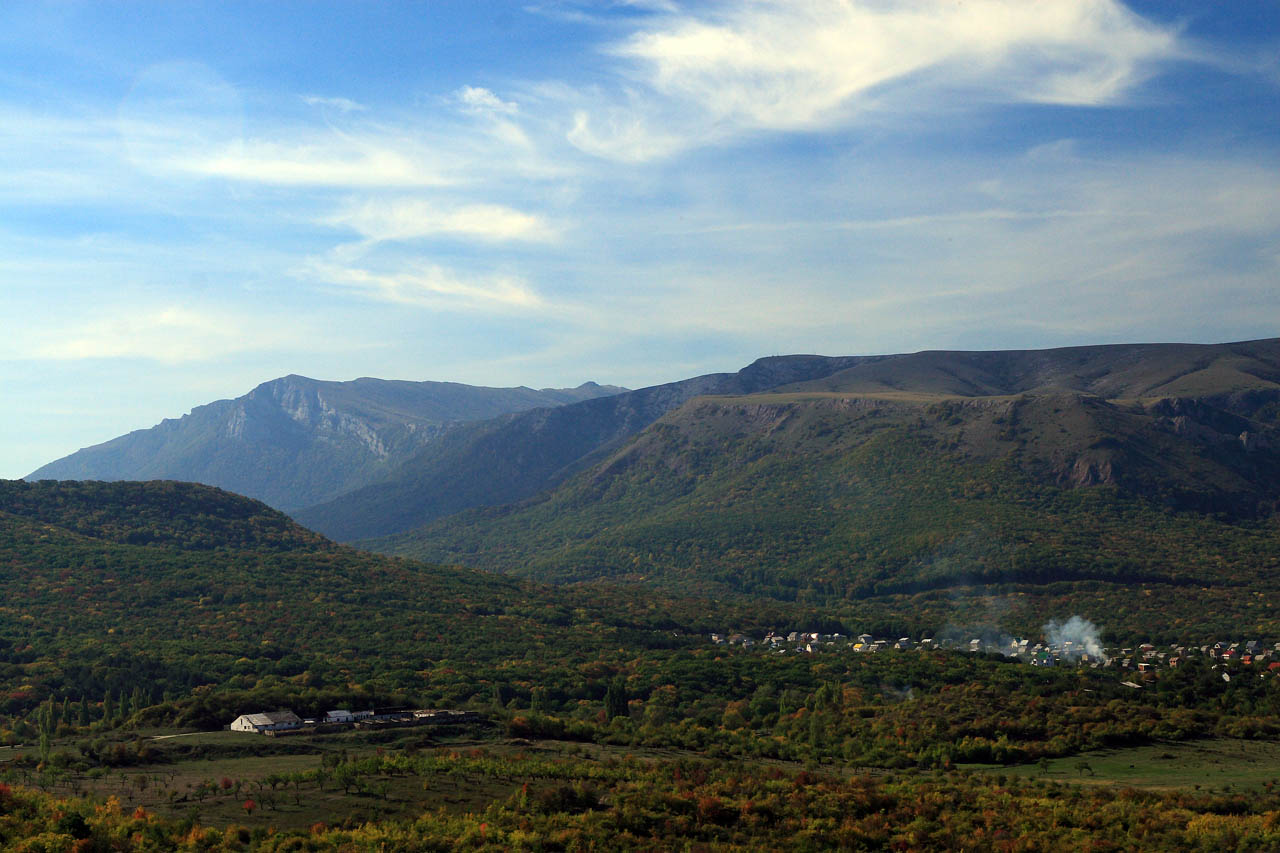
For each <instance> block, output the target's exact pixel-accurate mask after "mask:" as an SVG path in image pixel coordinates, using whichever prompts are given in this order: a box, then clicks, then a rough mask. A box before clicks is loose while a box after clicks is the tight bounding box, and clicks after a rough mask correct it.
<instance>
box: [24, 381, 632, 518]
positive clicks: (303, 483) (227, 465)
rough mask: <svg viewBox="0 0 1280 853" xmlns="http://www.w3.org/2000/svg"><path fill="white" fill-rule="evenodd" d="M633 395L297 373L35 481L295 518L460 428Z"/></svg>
mask: <svg viewBox="0 0 1280 853" xmlns="http://www.w3.org/2000/svg"><path fill="white" fill-rule="evenodd" d="M622 390H625V389H620V388H617V387H614V386H602V385H598V384H596V383H594V382H588V383H584V384H583V385H580V386H578V387H577V388H572V389H550V388H549V389H542V390H534V389H531V388H526V387H523V386H522V387H518V388H485V387H479V386H470V385H463V384H461V383H455V382H411V381H407V380H384V379H373V378H369V377H362V378H360V379H356V380H352V381H349V382H334V381H325V380H315V379H310V378H308V377H305V376H300V375H298V374H290V375H288V376H283V377H280V378H277V379H273V380H270V381H268V382H264V383H261V384H260V385H258V386H256V387H255V388H253V389H252V390H251V391H249V392H248V393H246V394H244V395H242V396H240V397H237V398H235V399H230V400H217V401H214V402H212V403H208V404H206V405H203V406H197V407H196V408H194V409H192V410H191V412H189V413H188V414H186V415H183V416H182V417H180V418H166V419H165V420H163V421H161V422H160V423H159V424H157V425H156V426H154V427H150V428H148V429H140V430H134V431H133V432H130V433H127V434H125V435H123V436H118V437H117V438H114V439H111V440H109V441H107V442H103V443H102V444H98V445H94V446H92V447H88V448H82V449H81V450H79V451H77V452H76V453H73V454H70V455H69V456H66V457H64V458H62V459H59V460H55V461H54V462H51V463H49V464H47V465H44V466H42V467H41V468H39V469H37V470H36V471H34V472H32V473H31V474H29V475H28V476H27V477H26V478H24V479H28V480H40V479H72V480H151V479H173V480H186V481H197V482H203V483H207V484H209V485H214V486H219V487H224V488H226V489H228V490H230V491H234V492H237V493H240V494H245V495H248V496H250V497H254V498H260V499H262V500H265V501H266V502H267V503H269V504H271V505H273V506H276V507H277V508H282V509H289V508H293V507H297V506H301V505H306V504H311V503H316V502H317V501H320V500H324V499H328V498H331V497H333V496H335V495H337V494H340V493H342V492H345V491H348V490H350V489H353V488H357V487H359V486H361V485H363V484H365V483H366V482H370V481H372V480H375V479H376V478H377V477H378V476H379V475H380V473H381V472H382V471H383V470H385V469H387V468H390V467H394V466H395V465H396V464H398V463H399V462H400V461H402V460H404V459H406V458H408V457H410V456H411V455H413V453H415V452H416V451H418V450H419V449H421V448H422V447H424V446H426V444H428V443H430V442H431V441H433V440H434V439H436V438H437V437H438V436H439V435H440V434H442V433H444V432H446V431H447V430H448V429H450V428H452V427H453V426H455V425H457V424H458V423H464V422H467V421H474V420H484V419H487V418H492V417H495V416H497V415H501V414H504V413H507V412H511V411H519V410H527V409H530V408H534V407H538V406H555V405H563V404H565V403H570V402H575V401H578V400H582V399H590V398H593V397H597V396H602V395H608V394H612V393H617V392H619V391H622Z"/></svg>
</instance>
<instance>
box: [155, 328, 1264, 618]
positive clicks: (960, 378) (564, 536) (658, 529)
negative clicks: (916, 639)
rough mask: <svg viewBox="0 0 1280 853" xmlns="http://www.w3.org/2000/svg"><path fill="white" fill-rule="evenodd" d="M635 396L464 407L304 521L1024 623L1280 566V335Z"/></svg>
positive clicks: (1166, 611)
mask: <svg viewBox="0 0 1280 853" xmlns="http://www.w3.org/2000/svg"><path fill="white" fill-rule="evenodd" d="M611 390H614V391H616V392H617V393H612V394H609V395H608V396H599V397H596V398H594V399H587V400H581V401H578V402H567V403H565V404H563V405H558V406H552V407H546V406H544V407H539V408H531V409H527V410H525V411H517V412H508V413H505V414H501V415H499V416H497V417H493V418H489V419H487V420H475V421H471V422H468V423H456V424H454V425H452V426H451V427H449V428H447V429H442V430H440V432H439V433H438V434H437V435H436V436H435V438H434V439H433V440H431V441H429V442H427V443H425V444H423V445H422V446H420V447H419V448H417V449H416V451H413V452H405V454H404V456H403V458H402V459H401V460H400V461H398V464H385V465H384V466H383V467H381V468H379V469H378V470H377V471H376V472H371V473H369V474H368V475H367V477H368V479H367V480H366V482H365V483H364V484H363V485H361V486H359V487H358V488H353V489H351V490H349V491H346V492H344V493H341V494H338V495H337V496H336V497H332V498H331V499H329V500H327V501H325V502H323V503H319V504H317V505H314V506H310V507H304V508H301V509H294V510H292V511H291V514H292V515H293V517H294V518H295V519H296V520H298V521H299V522H300V523H301V524H302V525H303V526H304V527H307V528H310V529H312V530H316V531H318V532H320V533H322V534H324V535H326V536H328V537H330V538H333V539H337V540H340V541H347V542H355V543H356V544H358V545H360V546H361V547H364V548H366V549H370V550H376V551H381V552H385V553H389V554H394V555H400V556H409V557H413V558H417V559H423V560H428V561H431V562H441V563H453V564H464V565H468V566H472V567H477V568H484V569H490V570H498V571H503V572H507V573H512V574H518V575H522V576H524V577H526V578H529V579H531V580H536V581H543V582H547V581H550V582H554V583H561V584H564V583H574V584H582V583H591V582H599V581H623V582H625V583H627V584H631V585H634V584H640V585H643V586H647V587H648V588H650V589H652V590H654V591H660V592H663V593H667V594H671V593H677V594H682V595H691V596H699V597H702V598H703V599H721V600H725V601H728V600H741V601H755V602H763V601H766V600H768V601H773V602H775V603H799V604H801V605H804V606H820V607H826V608H835V611H834V612H836V613H838V614H840V615H841V616H842V618H862V617H863V616H867V617H868V618H870V617H871V616H875V618H880V617H882V616H885V615H886V614H895V613H908V612H909V613H912V614H913V619H914V620H919V621H922V622H924V623H932V624H943V623H945V622H946V621H948V620H949V619H951V618H952V617H953V616H954V615H955V614H956V613H957V612H959V611H963V610H964V609H965V608H968V609H969V611H970V612H971V613H972V612H975V611H974V610H973V609H974V608H975V607H977V608H979V609H980V608H981V607H982V606H984V605H981V602H982V601H986V600H989V599H990V597H991V596H992V595H993V594H998V595H999V596H1001V600H1005V601H1007V602H1011V603H1010V604H1008V606H1010V607H1014V608H1015V609H1017V608H1022V610H1021V611H1020V612H1019V613H1018V614H1017V616H1016V619H1017V620H1018V621H1019V622H1021V623H1022V624H1038V622H1037V620H1039V621H1040V622H1042V621H1043V620H1044V619H1046V618H1051V617H1053V616H1056V615H1059V614H1060V613H1061V608H1062V607H1063V606H1064V602H1066V601H1068V600H1069V601H1070V602H1071V607H1072V608H1073V610H1075V609H1077V608H1079V606H1080V604H1081V603H1082V602H1084V603H1087V604H1088V605H1089V608H1091V611H1090V612H1093V613H1095V614H1096V613H1103V614H1105V615H1107V616H1108V618H1109V619H1110V620H1111V621H1112V623H1113V624H1117V623H1124V624H1136V623H1135V622H1134V620H1146V619H1148V618H1149V617H1151V615H1152V614H1155V613H1159V614H1161V615H1162V616H1163V617H1166V618H1167V619H1168V620H1169V622H1170V624H1171V625H1173V624H1175V623H1178V622H1179V620H1182V622H1185V623H1187V624H1190V623H1192V622H1194V621H1195V620H1197V619H1203V617H1204V614H1205V610H1206V608H1208V609H1209V610H1210V611H1211V612H1220V613H1224V614H1226V613H1231V614H1236V615H1239V614H1240V613H1242V612H1245V611H1242V610H1241V607H1243V604H1242V602H1243V601H1244V599H1243V598H1242V596H1245V595H1246V592H1245V591H1246V590H1247V589H1252V590H1259V589H1264V588H1265V589H1270V588H1271V587H1272V586H1275V585H1276V584H1275V583H1273V581H1280V575H1277V571H1280V563H1278V562H1277V559H1278V558H1277V555H1278V554H1280V529H1277V527H1276V524H1275V521H1274V520H1275V518H1276V509H1277V507H1278V506H1280V340H1262V341H1250V342H1240V343H1230V344H1216V345H1190V344H1128V345H1108V346H1093V347H1072V348H1062V349H1053V350H1027V351H1005V352H944V351H930V352H921V353H912V354H903V355H888V356H884V355H878V356H848V357H824V356H812V355H804V356H782V357H773V358H765V359H761V360H759V361H757V362H755V363H753V364H751V365H749V366H748V367H746V368H743V369H742V370H740V371H738V372H736V373H721V374H709V375H705V376H698V377H694V378H691V379H686V380H682V381H679V382H674V383H669V384H665V385H658V386H653V387H650V388H643V389H640V390H636V391H621V390H618V389H611ZM221 446H222V447H224V448H225V447H226V446H228V445H227V444H226V443H225V442H224V443H223V445H221ZM317 452H319V451H317ZM141 473H142V472H139V473H138V474H135V475H134V476H138V475H140V474H141ZM1245 578H1248V579H1250V581H1249V583H1250V584H1252V585H1251V586H1244V585H1242V581H1243V579H1245ZM1135 589H1143V590H1145V591H1144V592H1143V593H1142V596H1143V597H1142V598H1141V599H1138V600H1136V601H1135V599H1134V594H1135V593H1134V591H1135ZM993 591H995V592H993ZM1192 591H1194V594H1192ZM1249 594H1252V593H1249ZM1010 596H1011V597H1010ZM1064 596H1065V598H1064ZM1249 607H1251V608H1255V609H1257V611H1256V613H1254V614H1253V615H1256V616H1257V617H1258V619H1259V620H1261V621H1259V622H1257V623H1256V624H1264V623H1265V622H1266V620H1268V619H1270V618H1272V616H1273V615H1274V614H1272V610H1273V608H1271V605H1270V604H1267V603H1266V602H1265V601H1263V600H1261V599H1260V600H1257V601H1254V600H1252V599H1250V600H1249ZM1258 608H1260V609H1258ZM1249 612H1251V613H1253V611H1249ZM979 615H980V614H979Z"/></svg>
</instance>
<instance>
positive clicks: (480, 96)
mask: <svg viewBox="0 0 1280 853" xmlns="http://www.w3.org/2000/svg"><path fill="white" fill-rule="evenodd" d="M454 97H455V98H457V100H458V103H459V104H461V105H462V106H463V107H464V108H466V109H468V110H472V111H474V112H484V113H506V114H507V115H514V114H515V113H517V112H519V111H520V108H519V107H517V106H516V104H515V102H513V101H504V100H502V99H501V98H499V97H498V96H497V95H495V94H494V93H493V92H491V91H489V90H488V89H485V88H484V87H482V86H463V87H462V88H461V89H459V90H458V91H457V92H455V93H454Z"/></svg>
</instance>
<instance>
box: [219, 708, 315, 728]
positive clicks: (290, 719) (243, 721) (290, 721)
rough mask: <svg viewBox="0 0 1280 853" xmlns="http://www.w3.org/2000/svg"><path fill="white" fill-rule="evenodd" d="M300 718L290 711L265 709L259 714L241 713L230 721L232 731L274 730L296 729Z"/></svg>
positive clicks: (299, 723)
mask: <svg viewBox="0 0 1280 853" xmlns="http://www.w3.org/2000/svg"><path fill="white" fill-rule="evenodd" d="M301 725H302V720H301V719H300V718H299V717H298V715H297V714H295V713H293V712H292V711H266V712H264V713H261V714H241V715H240V716H238V717H236V718H235V719H234V720H232V722H231V731H233V732H257V733H259V734H261V733H263V732H275V731H280V730H282V729H296V728H298V727H299V726H301Z"/></svg>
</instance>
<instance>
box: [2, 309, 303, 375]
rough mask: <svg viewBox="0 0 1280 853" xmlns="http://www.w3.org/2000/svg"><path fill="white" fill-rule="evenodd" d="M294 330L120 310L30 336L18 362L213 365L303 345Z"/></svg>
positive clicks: (255, 320) (215, 314)
mask: <svg viewBox="0 0 1280 853" xmlns="http://www.w3.org/2000/svg"><path fill="white" fill-rule="evenodd" d="M292 328H293V329H294V331H292V332H291V331H289V330H287V329H281V328H279V326H278V325H276V324H274V323H272V322H270V321H268V320H266V319H263V318H259V317H253V316H250V315H246V314H243V313H240V312H228V311H225V310H219V309H216V308H209V307H202V308H199V309H195V308H189V307H184V306H168V307H164V308H159V309H155V308H153V309H150V310H139V311H134V310H127V309H123V308H117V309H114V310H112V311H111V312H110V313H109V314H108V316H106V317H101V318H98V319H95V320H89V321H81V322H80V323H79V324H72V325H69V326H68V327H66V328H59V329H57V330H46V331H40V330H35V331H33V332H30V333H27V334H25V335H24V337H25V338H26V339H27V340H26V341H25V345H22V344H20V346H21V347H22V351H20V352H15V353H14V354H13V356H14V357H18V358H25V359H30V358H36V359H51V360H55V361H64V360H83V359H142V360H148V361H158V362H162V363H169V364H172V363H180V362H193V361H207V360H210V359H214V358H220V357H223V356H227V355H232V354H237V353H246V352H254V351H265V350H277V349H280V348H282V347H286V346H289V345H291V344H296V343H298V342H300V340H301V339H302V337H304V336H305V335H304V332H303V330H302V329H301V328H300V327H299V324H297V323H296V322H295V323H294V324H292Z"/></svg>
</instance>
